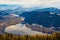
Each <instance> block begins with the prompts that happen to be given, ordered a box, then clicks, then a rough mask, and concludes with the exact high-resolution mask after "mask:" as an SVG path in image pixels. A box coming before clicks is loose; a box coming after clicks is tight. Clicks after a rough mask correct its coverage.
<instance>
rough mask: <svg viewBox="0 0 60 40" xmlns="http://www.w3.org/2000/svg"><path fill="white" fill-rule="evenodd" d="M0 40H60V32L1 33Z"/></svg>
mask: <svg viewBox="0 0 60 40" xmlns="http://www.w3.org/2000/svg"><path fill="white" fill-rule="evenodd" d="M0 40H60V33H53V34H51V35H48V34H47V35H36V36H33V35H32V36H29V35H24V36H21V35H14V34H8V33H6V34H0Z"/></svg>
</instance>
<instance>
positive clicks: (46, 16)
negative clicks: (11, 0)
mask: <svg viewBox="0 0 60 40" xmlns="http://www.w3.org/2000/svg"><path fill="white" fill-rule="evenodd" d="M26 10H27V11H26ZM9 14H18V15H19V16H23V17H25V21H24V23H29V24H33V23H36V24H41V25H43V26H44V27H51V26H54V27H60V9H59V8H55V7H49V8H39V7H38V8H23V7H21V6H20V5H0V16H1V17H2V16H4V15H9ZM1 17H0V18H1Z"/></svg>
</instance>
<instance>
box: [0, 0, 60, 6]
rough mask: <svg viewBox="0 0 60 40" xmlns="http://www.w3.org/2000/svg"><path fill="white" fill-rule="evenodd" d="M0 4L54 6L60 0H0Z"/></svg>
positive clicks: (58, 3) (59, 3)
mask: <svg viewBox="0 0 60 40" xmlns="http://www.w3.org/2000/svg"><path fill="white" fill-rule="evenodd" d="M0 4H20V5H22V6H24V7H31V6H52V7H54V6H56V5H60V0H0ZM58 7H59V6H58Z"/></svg>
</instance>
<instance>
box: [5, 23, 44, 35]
mask: <svg viewBox="0 0 60 40" xmlns="http://www.w3.org/2000/svg"><path fill="white" fill-rule="evenodd" d="M5 32H7V33H12V34H21V35H26V34H27V35H36V34H43V33H41V32H38V31H33V30H31V29H30V28H27V27H26V26H25V24H16V25H11V26H9V27H6V29H5Z"/></svg>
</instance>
